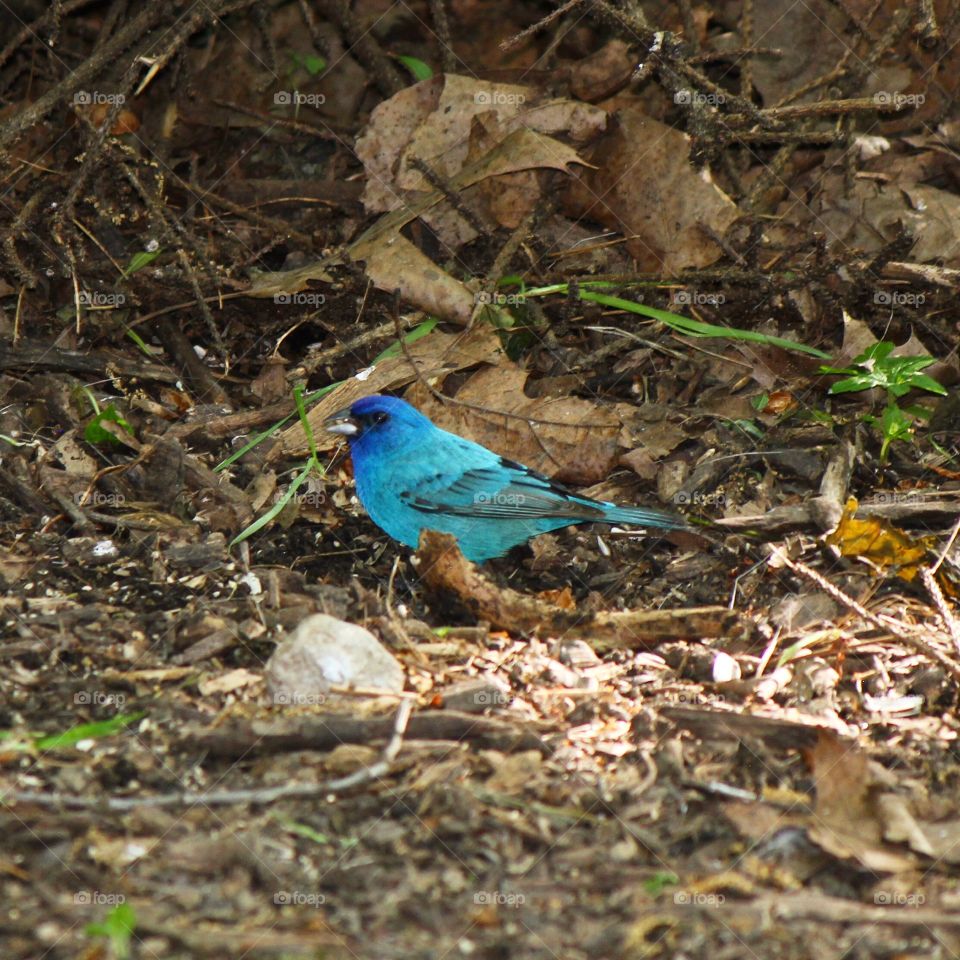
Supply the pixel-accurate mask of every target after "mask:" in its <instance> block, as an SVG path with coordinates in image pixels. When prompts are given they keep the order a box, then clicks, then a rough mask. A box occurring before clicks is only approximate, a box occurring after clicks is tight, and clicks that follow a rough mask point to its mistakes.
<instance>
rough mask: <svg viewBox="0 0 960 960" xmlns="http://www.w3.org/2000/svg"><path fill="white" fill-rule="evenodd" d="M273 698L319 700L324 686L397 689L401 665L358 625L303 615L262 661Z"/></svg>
mask: <svg viewBox="0 0 960 960" xmlns="http://www.w3.org/2000/svg"><path fill="white" fill-rule="evenodd" d="M266 676H267V689H268V690H269V691H270V694H271V695H272V697H273V700H274V703H280V704H292V705H295V706H303V705H310V704H322V703H324V702H326V701H327V700H328V699H329V698H330V696H331V694H330V686H331V685H332V684H334V685H337V686H352V687H370V688H373V689H376V690H385V691H390V692H391V693H399V692H400V691H402V690H403V669H402V668H401V666H400V664H399V663H398V662H397V661H396V660H395V659H394V657H393V656H391V654H390V653H389V652H388V651H387V650H386V648H385V647H384V646H383V645H382V644H381V643H380V641H379V640H377V638H376V637H375V636H374V635H373V634H372V633H370V632H369V631H368V630H364V629H363V627H358V626H357V625H356V624H355V623H347V622H346V621H345V620H337V618H336V617H331V616H328V615H327V614H325V613H317V614H314V615H313V616H310V617H307V618H306V619H305V620H303V621H302V622H301V623H300V624H299V625H298V626H297V628H296V630H294V631H293V633H292V634H291V635H290V637H289V638H288V639H287V640H284V641H283V642H282V643H281V644H280V646H278V647H277V649H276V650H275V651H274V653H273V656H272V657H270V659H269V660H268V661H267V671H266Z"/></svg>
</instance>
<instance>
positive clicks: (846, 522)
mask: <svg viewBox="0 0 960 960" xmlns="http://www.w3.org/2000/svg"><path fill="white" fill-rule="evenodd" d="M858 506H859V504H858V503H857V501H856V499H855V498H853V497H851V498H850V499H849V500H847V503H846V506H845V507H844V510H843V516H842V517H841V518H840V523H839V524H838V525H837V528H836V530H834V531H833V533H831V534H830V535H829V536H828V537H827V544H828V546H831V547H836V548H837V549H838V550H839V551H840V554H841V556H844V557H862V558H863V559H866V560H869V561H870V562H871V563H874V564H876V565H877V566H879V567H881V568H883V569H886V568H887V567H891V568H893V570H894V572H895V573H896V575H897V576H898V577H900V578H901V579H902V580H906V581H908V582H909V581H911V580H913V579H914V578H915V577H916V576H917V574H918V573H919V572H920V568H921V566H923V565H924V564H925V563H926V561H927V559H928V558H929V557H930V556H932V554H933V551H934V550H935V549H936V543H937V541H936V538H935V537H919V538H916V539H914V538H913V537H911V536H909V535H908V534H906V533H904V532H903V531H902V530H900V529H898V528H897V527H894V526H893V525H892V524H889V523H885V522H884V521H882V520H878V519H876V518H868V519H865V520H858V519H856V517H855V514H856V512H857V507H858Z"/></svg>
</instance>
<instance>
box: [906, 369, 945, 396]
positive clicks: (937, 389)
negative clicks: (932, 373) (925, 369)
mask: <svg viewBox="0 0 960 960" xmlns="http://www.w3.org/2000/svg"><path fill="white" fill-rule="evenodd" d="M910 382H911V384H912V385H913V386H914V387H917V388H919V389H920V390H929V391H930V393H938V394H940V396H941V397H945V396H946V395H947V391H946V389H944V387H942V386H941V385H940V384H939V383H937V381H936V380H934V379H933V377H928V376H927V375H926V374H925V373H917V374H914V376H913V378H912V379H911V381H910Z"/></svg>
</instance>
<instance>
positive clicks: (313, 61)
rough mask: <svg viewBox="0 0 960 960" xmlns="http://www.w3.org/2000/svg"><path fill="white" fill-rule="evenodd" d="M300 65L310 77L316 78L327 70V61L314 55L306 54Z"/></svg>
mask: <svg viewBox="0 0 960 960" xmlns="http://www.w3.org/2000/svg"><path fill="white" fill-rule="evenodd" d="M300 63H301V65H302V66H303V69H304V70H306V71H307V73H309V74H310V76H311V77H316V76H318V75H319V74H321V73H323V71H324V70H326V69H327V61H326V60H324V59H323V57H318V56H317V55H316V54H314V53H310V54H307V56H305V57H303V59H302V60H301V61H300Z"/></svg>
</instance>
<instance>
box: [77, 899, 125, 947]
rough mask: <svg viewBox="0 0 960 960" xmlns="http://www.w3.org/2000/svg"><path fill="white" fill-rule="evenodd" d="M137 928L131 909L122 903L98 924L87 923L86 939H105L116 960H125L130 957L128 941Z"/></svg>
mask: <svg viewBox="0 0 960 960" xmlns="http://www.w3.org/2000/svg"><path fill="white" fill-rule="evenodd" d="M136 928H137V915H136V914H135V913H134V912H133V907H131V906H130V904H129V903H127V902H126V901H124V902H123V903H118V904H117V905H116V906H115V907H114V908H113V909H112V910H111V911H110V912H109V913H108V914H107V915H106V916H105V917H104V918H103V920H101V921H100V922H99V923H88V924H87V926H86V930H85V932H86V934H87V936H88V937H106V938H107V939H108V940H109V941H110V949H111V950H112V951H113V955H114V957H115V958H116V960H126V958H127V957H129V956H130V940H131V939H132V938H133V931H134V930H136Z"/></svg>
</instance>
